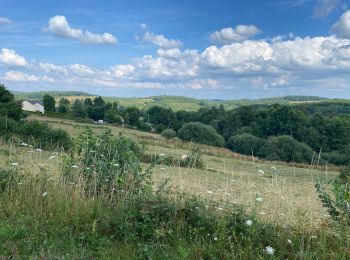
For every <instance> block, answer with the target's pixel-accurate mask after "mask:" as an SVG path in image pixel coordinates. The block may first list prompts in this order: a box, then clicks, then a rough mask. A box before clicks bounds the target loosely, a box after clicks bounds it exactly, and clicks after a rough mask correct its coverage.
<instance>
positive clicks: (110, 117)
mask: <svg viewBox="0 0 350 260" xmlns="http://www.w3.org/2000/svg"><path fill="white" fill-rule="evenodd" d="M104 120H105V121H107V122H108V123H111V124H118V125H121V124H123V122H124V120H123V118H122V117H121V116H120V115H118V112H117V111H116V110H114V109H110V110H108V111H107V112H106V113H105V118H104Z"/></svg>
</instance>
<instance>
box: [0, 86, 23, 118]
mask: <svg viewBox="0 0 350 260" xmlns="http://www.w3.org/2000/svg"><path fill="white" fill-rule="evenodd" d="M0 117H8V118H12V119H15V120H20V119H21V118H22V117H23V113H22V105H21V103H20V102H18V101H15V100H14V96H13V94H12V93H11V92H10V91H8V90H7V89H6V88H5V86H4V85H2V84H0Z"/></svg>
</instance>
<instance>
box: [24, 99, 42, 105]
mask: <svg viewBox="0 0 350 260" xmlns="http://www.w3.org/2000/svg"><path fill="white" fill-rule="evenodd" d="M24 101H27V102H29V103H30V104H32V105H35V104H40V105H42V106H43V105H44V102H43V101H42V100H24Z"/></svg>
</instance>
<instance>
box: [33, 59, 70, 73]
mask: <svg viewBox="0 0 350 260" xmlns="http://www.w3.org/2000/svg"><path fill="white" fill-rule="evenodd" d="M34 67H35V68H37V69H39V70H42V71H44V72H48V73H50V72H54V73H60V74H65V75H66V74H67V73H68V72H67V69H66V68H64V67H62V66H59V65H55V64H52V63H45V62H39V63H38V64H35V65H34Z"/></svg>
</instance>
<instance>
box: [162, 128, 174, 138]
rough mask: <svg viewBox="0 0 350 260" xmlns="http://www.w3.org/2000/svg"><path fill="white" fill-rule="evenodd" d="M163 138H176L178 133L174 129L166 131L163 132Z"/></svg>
mask: <svg viewBox="0 0 350 260" xmlns="http://www.w3.org/2000/svg"><path fill="white" fill-rule="evenodd" d="M161 136H163V137H164V138H166V139H171V138H174V137H176V132H175V130H174V129H165V130H163V131H162V132H161Z"/></svg>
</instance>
